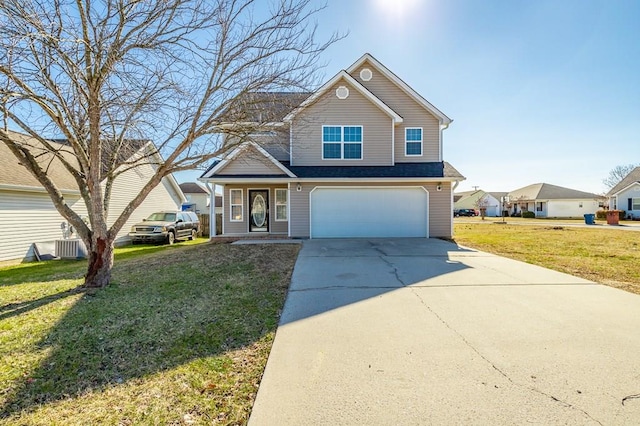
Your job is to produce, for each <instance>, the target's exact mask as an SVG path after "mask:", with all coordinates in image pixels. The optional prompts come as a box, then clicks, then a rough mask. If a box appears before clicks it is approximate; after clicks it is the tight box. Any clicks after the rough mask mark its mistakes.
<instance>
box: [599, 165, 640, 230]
mask: <svg viewBox="0 0 640 426" xmlns="http://www.w3.org/2000/svg"><path fill="white" fill-rule="evenodd" d="M607 197H609V209H611V210H624V211H625V214H626V217H628V218H630V219H638V218H640V167H636V168H635V169H633V170H632V171H631V172H630V173H629V174H628V175H627V176H625V178H624V179H622V181H620V183H618V184H617V185H616V186H614V187H613V188H611V190H610V191H609V192H608V193H607Z"/></svg>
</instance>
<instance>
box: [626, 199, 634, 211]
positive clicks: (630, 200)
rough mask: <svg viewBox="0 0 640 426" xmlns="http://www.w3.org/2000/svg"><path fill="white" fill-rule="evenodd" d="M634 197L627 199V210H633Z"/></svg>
mask: <svg viewBox="0 0 640 426" xmlns="http://www.w3.org/2000/svg"><path fill="white" fill-rule="evenodd" d="M632 203H633V198H629V199H627V210H633V205H632Z"/></svg>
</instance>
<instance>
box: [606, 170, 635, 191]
mask: <svg viewBox="0 0 640 426" xmlns="http://www.w3.org/2000/svg"><path fill="white" fill-rule="evenodd" d="M638 166H640V164H627V165H619V166H615V167H614V168H613V169H611V170H610V171H609V176H607V177H606V178H605V179H602V183H603V184H604V185H605V186H606V188H607V190H609V189H611V188H613V187H614V186H616V185H617V184H618V183H620V181H621V180H622V179H624V178H625V177H627V175H628V174H629V173H631V171H632V170H633V169H635V168H636V167H638Z"/></svg>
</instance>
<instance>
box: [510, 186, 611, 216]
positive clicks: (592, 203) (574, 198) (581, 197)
mask: <svg viewBox="0 0 640 426" xmlns="http://www.w3.org/2000/svg"><path fill="white" fill-rule="evenodd" d="M602 198H603V197H602V196H600V195H598V194H593V193H590V192H583V191H578V190H575V189H571V188H565V187H562V186H557V185H551V184H548V183H535V184H533V185H529V186H525V187H523V188H520V189H516V190H514V191H511V192H509V201H510V203H511V206H512V207H511V213H512V214H513V213H516V214H517V213H522V212H523V211H530V212H535V215H536V217H582V216H583V215H585V214H594V213H595V212H596V211H597V210H598V208H599V203H600V201H601V200H602Z"/></svg>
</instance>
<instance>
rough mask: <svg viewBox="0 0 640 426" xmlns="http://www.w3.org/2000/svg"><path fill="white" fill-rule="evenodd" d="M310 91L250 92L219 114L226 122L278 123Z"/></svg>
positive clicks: (308, 94)
mask: <svg viewBox="0 0 640 426" xmlns="http://www.w3.org/2000/svg"><path fill="white" fill-rule="evenodd" d="M311 94H312V93H310V92H250V93H245V94H244V95H241V96H239V97H238V98H237V99H236V101H235V102H234V104H233V105H232V106H231V107H230V108H228V109H227V110H225V111H224V112H223V113H222V114H221V121H223V122H226V123H255V124H266V123H278V122H282V121H283V120H284V117H285V116H286V115H287V114H289V113H290V112H291V111H292V110H293V109H295V108H296V107H297V106H299V105H300V104H301V103H302V101H304V100H305V99H307V98H308V97H309V96H310V95H311Z"/></svg>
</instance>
